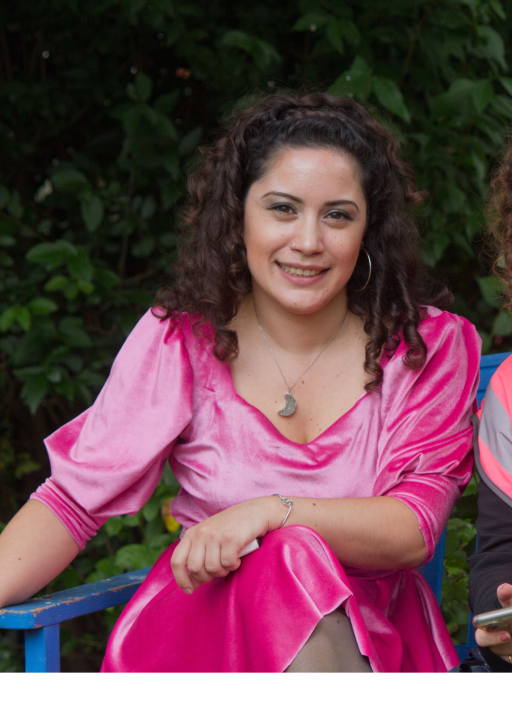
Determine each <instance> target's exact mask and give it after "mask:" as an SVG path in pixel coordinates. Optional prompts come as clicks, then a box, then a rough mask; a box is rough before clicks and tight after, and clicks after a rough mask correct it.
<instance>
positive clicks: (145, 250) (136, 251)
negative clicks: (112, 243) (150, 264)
mask: <svg viewBox="0 0 512 724" xmlns="http://www.w3.org/2000/svg"><path fill="white" fill-rule="evenodd" d="M154 247H155V238H154V236H144V237H143V238H142V239H141V240H140V241H138V242H137V243H136V244H134V245H133V247H132V250H131V253H132V255H133V256H135V257H144V256H149V255H150V254H151V252H152V251H153V249H154Z"/></svg>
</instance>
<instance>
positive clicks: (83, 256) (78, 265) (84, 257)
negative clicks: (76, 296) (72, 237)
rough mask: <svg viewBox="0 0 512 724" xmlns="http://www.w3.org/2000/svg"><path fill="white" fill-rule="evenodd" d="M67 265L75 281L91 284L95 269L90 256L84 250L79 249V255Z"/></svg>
mask: <svg viewBox="0 0 512 724" xmlns="http://www.w3.org/2000/svg"><path fill="white" fill-rule="evenodd" d="M66 263H67V267H68V269H69V273H70V274H71V276H72V277H73V279H76V280H77V281H80V282H87V283H90V282H91V280H92V276H93V273H94V268H93V265H92V264H91V260H90V259H89V254H88V253H87V251H86V250H85V249H84V248H82V247H77V254H76V255H75V256H71V257H70V258H69V259H68V260H67V262H66Z"/></svg>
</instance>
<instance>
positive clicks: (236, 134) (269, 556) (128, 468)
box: [0, 93, 480, 672]
mask: <svg viewBox="0 0 512 724" xmlns="http://www.w3.org/2000/svg"><path fill="white" fill-rule="evenodd" d="M189 196H190V200H189V205H188V209H187V211H186V214H185V224H186V227H187V233H188V241H187V243H186V244H185V245H184V246H183V248H182V251H181V259H180V262H179V264H178V268H177V280H176V283H175V285H174V286H173V287H172V288H170V289H166V290H164V291H163V292H162V293H161V295H160V298H159V308H158V309H156V310H153V312H148V313H147V314H146V315H145V316H144V317H143V318H142V320H141V321H140V322H139V324H138V325H137V327H136V328H135V329H134V331H133V332H132V334H131V335H130V337H129V338H128V340H127V341H126V343H125V345H124V346H123V348H122V350H121V352H120V353H119V355H118V357H117V359H116V361H115V363H114V366H113V368H112V372H111V375H110V378H109V380H108V381H107V383H106V385H105V387H104V388H103V390H102V391H101V393H100V395H99V397H98V399H97V400H96V402H95V404H94V405H93V407H92V408H91V409H90V410H88V411H86V412H84V413H83V414H82V415H80V416H79V417H78V418H77V419H76V420H74V421H72V422H71V423H69V424H68V425H65V426H64V427H63V428H61V429H60V430H57V432H55V433H54V434H53V435H52V436H50V438H49V439H48V440H47V441H46V442H47V447H48V450H49V454H50V458H51V463H52V477H51V479H49V480H48V481H47V482H46V483H45V484H44V485H43V486H41V488H39V489H38V491H37V492H36V493H35V495H33V496H32V500H31V501H29V503H28V504H27V506H25V508H24V509H23V510H22V511H21V512H20V513H19V514H18V515H17V516H16V518H15V519H14V520H13V522H12V523H11V524H10V525H9V526H7V528H6V529H5V531H4V533H3V536H2V539H0V542H1V546H0V555H1V557H2V560H3V567H4V571H5V573H4V574H3V575H2V576H0V581H1V584H0V585H1V589H0V594H1V595H0V604H1V603H2V602H4V603H5V602H13V601H16V600H21V599H24V598H26V597H27V596H28V595H30V594H31V593H33V592H34V591H36V590H38V589H39V588H40V587H41V585H43V583H45V582H46V581H47V580H49V579H51V578H52V576H54V575H56V573H57V572H58V571H59V570H61V569H62V568H63V567H64V566H65V565H67V564H68V563H69V562H70V561H71V560H72V558H73V557H74V556H75V555H76V553H77V551H78V549H79V547H81V546H83V545H84V544H85V541H86V539H87V538H88V537H90V536H91V535H94V532H95V531H96V529H97V528H98V527H99V526H100V525H101V524H102V523H104V522H105V520H106V519H107V518H108V517H109V516H111V515H119V514H121V513H135V512H136V511H137V510H139V509H140V508H141V506H142V505H143V504H144V503H145V502H146V501H147V499H148V498H149V496H150V495H151V493H152V491H153V490H154V488H155V486H156V484H157V482H158V480H159V478H160V475H161V472H162V469H163V466H164V463H165V460H166V459H167V458H169V461H170V466H171V469H172V470H173V472H174V474H175V475H176V477H177V479H178V480H179V482H180V484H181V486H182V488H181V492H180V495H179V496H178V498H177V500H176V502H175V504H174V508H173V515H174V516H175V518H176V519H177V520H178V521H179V522H180V523H181V524H182V525H183V529H184V531H185V532H184V535H183V536H182V538H181V541H180V542H177V543H176V544H174V545H173V546H171V547H170V548H169V549H168V550H167V551H165V553H164V554H163V555H162V556H161V557H160V559H159V560H158V561H157V563H156V564H155V566H154V568H153V569H152V571H151V573H150V574H149V576H148V578H147V579H146V581H145V583H144V584H143V585H142V586H141V588H140V590H139V591H138V593H137V594H136V595H135V596H134V597H133V599H132V601H131V602H130V603H129V605H128V606H127V608H126V609H125V611H124V613H123V614H122V615H121V618H120V619H119V621H118V623H117V625H116V627H115V629H114V631H113V634H112V636H111V639H110V642H109V645H108V648H107V652H106V656H105V660H104V663H103V670H104V671H276V672H277V671H285V670H286V671H292V672H294V671H363V672H364V671H366V672H369V671H445V670H446V669H447V668H449V667H450V666H453V665H454V663H455V662H456V660H457V657H456V654H455V651H454V648H453V646H452V644H451V641H450V638H449V636H448V633H447V630H446V627H445V625H444V622H443V620H442V617H441V614H440V611H439V608H438V606H437V603H436V601H435V599H434V596H433V594H432V592H431V591H430V589H429V588H428V586H427V585H426V583H425V581H424V579H423V578H422V576H421V575H420V574H419V573H418V572H417V571H416V570H415V568H416V567H417V566H419V565H421V564H422V563H424V562H425V560H428V559H429V558H430V557H431V556H432V554H433V551H434V547H435V544H436V542H437V540H438V538H439V535H440V534H441V531H442V530H443V527H444V525H445V523H446V520H447V518H448V515H449V513H450V510H451V508H452V506H453V504H454V502H455V501H456V500H457V499H458V497H459V490H460V487H463V486H464V485H465V484H466V483H467V481H468V479H469V476H470V474H471V467H472V453H471V428H470V416H471V414H472V412H473V411H474V399H475V393H476V385H477V377H478V368H479V345H480V343H479V338H478V336H477V334H476V332H475V330H474V328H473V327H472V325H470V324H469V323H468V322H467V321H466V320H464V319H462V318H459V317H456V316H454V315H451V314H449V313H448V312H442V311H440V309H438V308H434V307H432V306H426V305H428V304H431V303H437V305H438V306H439V307H446V306H447V304H449V303H450V298H451V295H449V293H448V292H446V290H444V288H443V289H441V290H440V291H439V293H438V294H437V296H434V295H433V294H432V293H430V292H429V290H428V289H427V287H426V285H425V283H424V281H423V277H422V275H421V273H420V272H421V270H420V264H419V260H418V256H419V237H418V232H417V230H416V227H415V225H414V223H413V221H412V219H411V212H410V208H411V207H412V205H413V204H415V203H417V202H418V201H419V200H421V194H420V193H419V192H418V191H417V189H416V186H415V183H414V177H413V174H412V171H411V169H410V167H409V166H408V165H407V164H406V163H405V162H404V161H403V160H401V158H400V155H399V148H398V143H397V142H396V141H395V140H394V139H393V138H392V136H391V135H390V134H389V133H388V131H386V130H385V129H384V128H383V127H382V126H381V125H380V124H378V123H377V122H376V121H375V120H374V119H373V118H372V117H371V116H370V115H369V114H368V113H367V112H366V111H365V110H364V109H363V108H362V107H361V106H359V105H358V104H356V103H355V102H354V101H351V100H349V99H339V98H334V97H332V96H329V95H326V94H320V93H316V94H312V95H308V96H304V97H295V96H292V95H275V96H272V97H269V98H267V99H265V100H263V101H262V102H261V103H259V104H258V105H256V106H255V107H253V108H250V109H249V110H246V111H244V112H242V113H239V114H238V115H237V116H236V117H235V118H234V119H233V120H232V121H231V122H230V124H229V126H228V128H227V129H226V131H225V133H224V135H222V137H221V138H220V139H219V140H218V141H217V142H216V143H215V144H214V145H213V146H212V148H211V149H210V150H209V151H207V152H206V159H205V163H204V166H203V167H202V168H201V169H200V170H199V171H197V172H196V173H194V174H193V175H192V176H191V179H190V183H189ZM29 530H30V536H29V535H28V532H27V531H29ZM256 538H259V539H260V540H261V547H260V548H259V549H258V550H255V551H254V552H252V553H250V554H248V555H247V556H245V557H243V558H241V557H240V555H239V553H240V551H241V550H242V549H243V548H244V547H245V546H246V545H247V544H250V543H251V542H252V541H254V540H255V539H256ZM42 551H44V555H43V553H42ZM19 558H20V559H21V561H20V560H18V559H19Z"/></svg>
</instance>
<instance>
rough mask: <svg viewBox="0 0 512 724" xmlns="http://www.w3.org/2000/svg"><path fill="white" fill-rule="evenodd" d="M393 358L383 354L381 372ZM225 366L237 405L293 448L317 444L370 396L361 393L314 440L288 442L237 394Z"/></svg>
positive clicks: (287, 438)
mask: <svg viewBox="0 0 512 724" xmlns="http://www.w3.org/2000/svg"><path fill="white" fill-rule="evenodd" d="M394 356H395V355H394ZM394 356H393V357H391V358H389V357H387V356H386V355H385V354H383V355H381V367H382V370H383V371H384V369H385V367H386V366H387V364H388V362H389V361H390V359H393V358H394ZM225 364H226V368H227V369H226V372H227V377H228V379H229V385H230V387H231V390H232V392H233V395H234V397H235V398H236V399H237V401H238V402H239V403H241V404H242V405H244V406H245V407H248V408H249V409H251V410H253V411H255V413H256V415H257V416H258V417H259V418H260V419H261V421H262V423H263V424H264V426H265V427H266V428H267V429H268V430H269V431H270V432H271V433H273V434H274V436H275V437H278V438H280V439H281V440H282V441H283V442H285V443H288V444H289V445H295V446H297V447H301V448H308V447H309V446H311V445H314V444H315V443H318V442H319V441H320V439H321V438H322V437H323V436H324V435H327V434H328V433H329V432H332V430H333V428H334V427H336V426H337V425H338V424H339V423H340V422H341V421H342V420H344V419H345V418H346V417H347V416H349V415H350V413H351V412H352V411H353V410H355V409H356V408H357V407H359V405H360V403H361V402H362V401H363V400H365V399H366V398H367V397H369V396H370V393H369V392H363V394H362V395H361V397H358V398H357V400H356V401H355V402H354V404H353V405H352V407H350V408H349V409H348V410H347V411H346V412H344V413H343V415H340V417H338V418H337V419H336V420H334V422H333V423H332V424H331V425H329V427H326V428H325V430H323V431H322V432H321V433H320V434H319V435H317V436H316V437H315V438H313V440H310V441H309V442H295V440H290V438H289V437H286V435H284V434H283V433H282V432H281V430H279V429H278V428H277V427H276V426H275V425H274V423H273V422H272V420H270V419H269V418H268V417H267V416H266V415H265V413H263V412H262V411H261V410H260V409H259V408H258V407H255V405H251V403H250V402H247V400H246V399H245V398H243V397H242V396H241V395H239V394H238V392H237V389H236V387H235V383H234V381H233V375H232V373H231V366H230V364H229V363H225ZM372 394H376V395H378V394H379V392H378V391H375V392H374V393H372Z"/></svg>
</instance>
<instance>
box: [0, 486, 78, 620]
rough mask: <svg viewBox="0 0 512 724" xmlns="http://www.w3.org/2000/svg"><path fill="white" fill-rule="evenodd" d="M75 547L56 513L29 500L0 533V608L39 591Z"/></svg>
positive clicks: (71, 557) (63, 564)
mask: <svg viewBox="0 0 512 724" xmlns="http://www.w3.org/2000/svg"><path fill="white" fill-rule="evenodd" d="M78 550H79V549H78V545H77V543H75V541H74V540H73V538H72V537H71V535H70V534H69V533H68V531H67V530H66V528H65V527H64V525H63V524H62V523H61V522H60V520H59V519H58V518H57V516H55V515H54V514H53V513H52V512H51V510H50V509H49V508H47V507H46V506H45V505H43V504H42V503H40V502H38V501H37V500H29V502H28V503H26V504H25V505H24V506H23V508H21V510H20V511H19V512H18V513H17V514H16V515H15V516H14V518H13V519H12V520H11V522H10V523H9V524H8V525H7V526H6V527H5V529H4V531H3V533H2V535H0V608H2V607H3V606H9V605H11V604H14V603H20V602H21V601H25V600H26V599H27V598H30V596H33V595H34V593H37V591H40V590H41V588H43V587H44V586H46V584H47V583H49V582H50V581H51V580H52V579H53V578H55V576H57V575H58V574H59V573H60V572H61V571H62V570H64V568H66V566H68V565H69V564H70V563H71V561H72V560H73V558H74V557H75V556H76V554H77V553H78Z"/></svg>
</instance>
